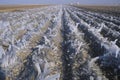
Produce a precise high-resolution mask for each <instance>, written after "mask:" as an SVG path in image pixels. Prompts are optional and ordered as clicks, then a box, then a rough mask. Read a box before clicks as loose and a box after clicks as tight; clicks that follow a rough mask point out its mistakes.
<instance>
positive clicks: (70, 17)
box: [0, 5, 120, 80]
mask: <svg viewBox="0 0 120 80" xmlns="http://www.w3.org/2000/svg"><path fill="white" fill-rule="evenodd" d="M0 80H120V18H119V17H115V16H110V15H107V14H101V13H95V12H90V11H86V10H84V9H80V8H76V7H73V6H65V5H60V6H49V7H44V8H34V9H28V10H24V11H22V12H4V13H0Z"/></svg>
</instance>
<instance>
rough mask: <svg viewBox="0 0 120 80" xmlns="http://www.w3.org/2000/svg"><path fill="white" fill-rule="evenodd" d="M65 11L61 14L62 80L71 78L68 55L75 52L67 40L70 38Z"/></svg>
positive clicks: (71, 63) (70, 60)
mask: <svg viewBox="0 0 120 80" xmlns="http://www.w3.org/2000/svg"><path fill="white" fill-rule="evenodd" d="M65 17H66V16H65V11H63V16H62V28H63V29H62V32H61V33H62V36H63V42H62V51H63V55H62V60H63V61H62V62H63V63H62V64H63V80H73V71H72V66H73V61H74V60H73V58H70V56H72V55H73V53H75V50H74V49H73V48H72V47H71V42H69V41H68V40H69V39H70V36H69V33H70V30H69V28H68V26H67V25H66V20H65Z"/></svg>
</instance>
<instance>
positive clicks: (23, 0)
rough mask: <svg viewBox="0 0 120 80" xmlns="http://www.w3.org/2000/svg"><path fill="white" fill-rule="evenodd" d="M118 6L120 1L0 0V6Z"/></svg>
mask: <svg viewBox="0 0 120 80" xmlns="http://www.w3.org/2000/svg"><path fill="white" fill-rule="evenodd" d="M76 2H79V3H80V4H120V0H0V4H66V3H76Z"/></svg>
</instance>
